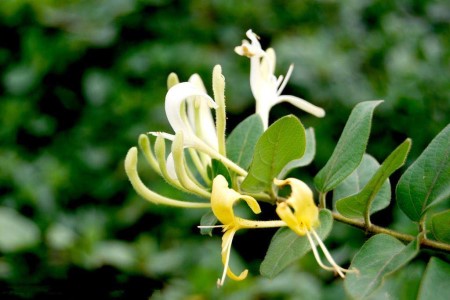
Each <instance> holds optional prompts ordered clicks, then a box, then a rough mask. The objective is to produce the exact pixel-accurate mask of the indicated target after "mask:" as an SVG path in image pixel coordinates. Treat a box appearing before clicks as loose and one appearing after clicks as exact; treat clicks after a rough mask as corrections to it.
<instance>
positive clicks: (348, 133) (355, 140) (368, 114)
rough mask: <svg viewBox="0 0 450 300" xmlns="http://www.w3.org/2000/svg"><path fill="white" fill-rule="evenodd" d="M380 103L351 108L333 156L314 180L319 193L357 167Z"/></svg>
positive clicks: (334, 185) (336, 183)
mask: <svg viewBox="0 0 450 300" xmlns="http://www.w3.org/2000/svg"><path fill="white" fill-rule="evenodd" d="M381 102H383V101H382V100H380V101H366V102H361V103H359V104H357V105H356V106H355V107H354V108H353V110H352V112H351V114H350V117H349V118H348V120H347V123H346V124H345V127H344V130H343V132H342V134H341V137H340V138H339V141H338V143H337V145H336V148H334V151H333V154H331V157H330V159H329V160H328V162H327V163H326V165H325V166H324V167H323V168H322V169H321V170H320V171H319V173H318V174H317V175H316V177H315V178H314V183H315V185H316V187H317V189H318V190H319V191H320V192H322V193H325V192H328V191H330V190H332V189H334V188H335V187H336V186H337V185H338V184H339V183H341V182H342V180H344V179H345V178H346V177H347V176H348V175H350V174H351V173H352V172H353V171H354V170H355V169H356V168H357V167H358V165H359V163H360V162H361V159H362V157H363V154H364V152H365V151H366V146H367V141H368V139H369V134H370V127H371V124H372V115H373V111H374V109H375V107H377V106H378V105H379V104H380V103H381Z"/></svg>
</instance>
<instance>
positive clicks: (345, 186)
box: [333, 153, 391, 203]
mask: <svg viewBox="0 0 450 300" xmlns="http://www.w3.org/2000/svg"><path fill="white" fill-rule="evenodd" d="M379 167H380V164H379V163H378V161H377V160H376V159H375V158H373V156H371V155H369V154H367V153H365V154H364V156H363V159H362V161H361V163H360V164H359V166H358V168H356V170H355V171H353V173H352V174H350V176H348V177H347V178H345V180H344V181H342V182H341V183H340V184H339V185H338V186H337V187H336V188H335V189H334V190H333V202H334V203H336V201H338V200H339V199H342V198H345V197H348V196H350V195H354V194H357V193H359V192H360V191H361V190H362V189H363V188H364V186H365V185H366V184H367V183H368V182H369V180H370V179H371V178H372V177H373V175H374V174H375V173H376V171H377V170H378V168H379ZM390 198H391V184H390V182H389V180H386V181H385V182H384V183H383V185H382V186H381V189H380V191H379V192H378V194H377V195H376V196H375V200H374V202H379V201H383V200H382V199H389V200H390Z"/></svg>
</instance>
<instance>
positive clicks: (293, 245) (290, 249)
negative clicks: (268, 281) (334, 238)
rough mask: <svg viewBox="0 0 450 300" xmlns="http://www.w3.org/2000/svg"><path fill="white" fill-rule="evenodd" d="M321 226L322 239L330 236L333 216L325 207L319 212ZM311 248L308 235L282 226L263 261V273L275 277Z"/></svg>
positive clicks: (319, 233)
mask: <svg viewBox="0 0 450 300" xmlns="http://www.w3.org/2000/svg"><path fill="white" fill-rule="evenodd" d="M319 219H320V226H319V227H318V228H316V229H315V230H316V232H317V234H318V235H319V236H320V238H321V239H322V240H325V238H326V237H327V236H328V234H329V233H330V231H331V228H332V227H333V217H332V215H331V212H330V211H329V210H326V209H323V210H321V211H320V214H319ZM309 250H311V245H310V244H309V242H308V238H307V237H306V236H299V235H297V234H296V233H295V232H293V231H292V230H291V229H289V228H287V227H285V228H280V229H279V230H278V231H277V232H276V233H275V235H274V236H273V238H272V241H271V242H270V246H269V249H268V250H267V253H266V256H265V257H264V260H263V262H262V263H261V267H260V272H261V275H263V276H267V277H269V278H273V277H275V276H276V275H277V274H278V273H280V272H281V271H282V270H283V269H284V268H286V267H287V266H289V265H290V264H291V263H292V262H293V261H295V260H297V259H299V258H301V257H302V256H304V255H305V254H306V253H308V251H309Z"/></svg>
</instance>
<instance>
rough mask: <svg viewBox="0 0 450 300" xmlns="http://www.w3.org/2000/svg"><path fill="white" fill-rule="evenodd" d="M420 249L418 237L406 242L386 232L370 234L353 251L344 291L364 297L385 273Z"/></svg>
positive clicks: (379, 281) (378, 285) (408, 259)
mask: <svg viewBox="0 0 450 300" xmlns="http://www.w3.org/2000/svg"><path fill="white" fill-rule="evenodd" d="M418 252H419V243H418V241H417V239H415V240H414V241H412V242H410V243H409V244H408V245H407V246H405V245H404V244H403V243H402V242H400V241H399V240H397V239H396V238H394V237H392V236H390V235H387V234H377V235H375V236H373V237H371V238H370V239H369V240H367V241H366V243H365V244H364V245H363V246H362V248H361V249H360V250H359V252H358V253H356V255H355V257H354V258H353V261H352V263H351V265H350V269H357V270H358V273H349V274H348V275H347V278H346V279H345V281H344V287H345V289H346V290H347V292H348V293H349V294H350V295H351V296H352V298H355V299H367V298H368V296H369V295H370V294H371V293H372V292H373V291H375V290H376V289H377V288H378V287H380V286H381V285H382V284H383V280H384V277H385V276H387V275H389V274H392V273H393V272H395V271H396V270H398V269H400V268H401V267H403V266H404V265H406V264H407V263H408V262H409V261H410V260H412V259H413V258H414V257H415V256H416V255H417V253H418Z"/></svg>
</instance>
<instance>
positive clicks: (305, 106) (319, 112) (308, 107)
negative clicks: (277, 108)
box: [276, 95, 325, 118]
mask: <svg viewBox="0 0 450 300" xmlns="http://www.w3.org/2000/svg"><path fill="white" fill-rule="evenodd" d="M283 101H286V102H289V103H291V104H292V105H294V106H296V107H298V108H300V109H301V110H304V111H306V112H307V113H310V114H312V115H313V116H316V117H318V118H322V117H324V116H325V110H323V108H321V107H318V106H316V105H314V104H311V103H309V102H308V101H306V100H304V99H302V98H299V97H296V96H291V95H281V96H278V99H277V101H276V102H277V103H280V102H283Z"/></svg>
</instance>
